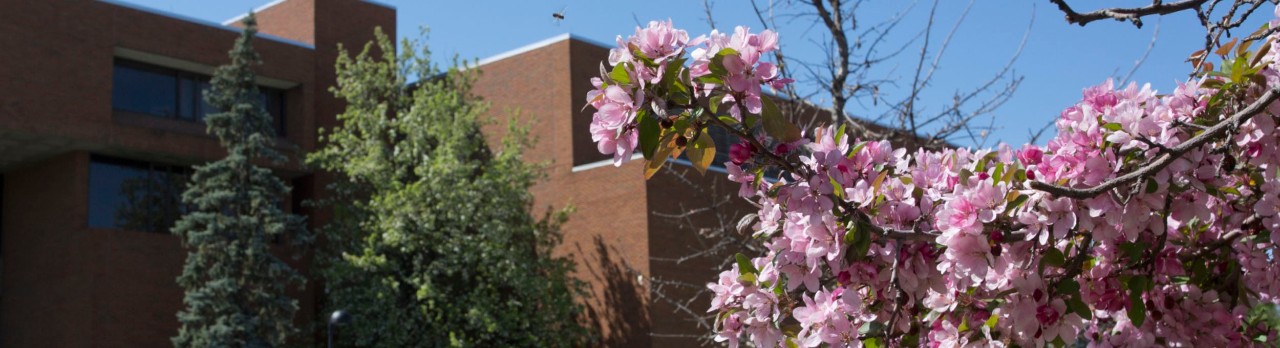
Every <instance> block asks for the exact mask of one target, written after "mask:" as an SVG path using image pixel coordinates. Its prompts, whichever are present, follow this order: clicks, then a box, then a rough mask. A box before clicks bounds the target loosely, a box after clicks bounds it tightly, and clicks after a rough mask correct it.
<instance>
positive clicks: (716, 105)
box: [707, 94, 724, 115]
mask: <svg viewBox="0 0 1280 348" xmlns="http://www.w3.org/2000/svg"><path fill="white" fill-rule="evenodd" d="M723 103H724V94H715V95H712V96H711V101H710V102H708V103H707V105H708V107H710V108H711V114H713V115H719V114H720V104H723Z"/></svg>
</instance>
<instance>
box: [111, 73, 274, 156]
mask: <svg viewBox="0 0 1280 348" xmlns="http://www.w3.org/2000/svg"><path fill="white" fill-rule="evenodd" d="M121 66H123V67H126V68H129V69H134V70H141V71H147V72H151V73H157V74H162V75H168V76H170V77H172V78H173V80H174V86H173V91H174V93H175V95H174V97H173V99H174V105H173V106H172V107H173V114H172V115H158V114H154V113H148V112H139V111H134V110H128V109H122V108H120V107H119V106H117V100H116V98H115V94H116V93H118V91H119V90H118V88H119V87H120V86H118V85H117V84H116V75H115V74H116V69H118V68H119V67H121ZM111 68H112V70H111V73H112V76H111V91H112V92H111V93H112V97H111V111H112V112H113V113H127V114H133V115H141V116H146V117H154V118H158V119H168V120H175V121H180V122H187V123H198V124H203V123H204V118H205V117H207V116H208V115H210V114H212V113H213V112H212V111H213V110H204V109H205V107H206V103H205V102H204V90H205V86H208V85H209V84H210V80H212V76H210V75H206V74H202V73H198V72H192V71H187V70H181V69H175V68H170V67H165V66H160V65H156V64H151V63H147V62H143V61H139V60H134V59H129V58H124V57H119V56H117V57H114V58H113V59H112V64H111ZM186 82H190V83H189V85H190V86H186V85H187V84H186ZM189 87H194V88H193V89H194V91H189V93H188V91H185V90H184V89H190V88H189ZM257 87H258V93H259V95H260V96H261V99H260V101H261V102H262V107H263V109H265V110H266V111H267V114H268V115H270V116H271V119H272V120H271V123H272V128H273V130H274V131H275V133H276V134H275V136H276V137H277V138H284V137H286V135H287V134H288V132H287V131H288V119H289V90H288V89H281V88H275V87H270V86H265V85H261V84H258V85H257ZM274 95H278V96H279V97H278V98H279V103H278V104H279V106H278V107H276V108H273V107H272V106H271V103H270V100H271V98H272V96H274ZM188 98H189V99H190V100H185V101H184V99H188ZM184 107H185V108H186V109H189V110H190V114H191V115H185V113H184Z"/></svg>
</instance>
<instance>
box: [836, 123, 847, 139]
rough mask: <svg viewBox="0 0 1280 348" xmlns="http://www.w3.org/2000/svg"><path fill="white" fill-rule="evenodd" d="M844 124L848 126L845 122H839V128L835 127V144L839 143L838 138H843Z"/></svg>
mask: <svg viewBox="0 0 1280 348" xmlns="http://www.w3.org/2000/svg"><path fill="white" fill-rule="evenodd" d="M845 126H848V124H846V123H841V124H840V128H837V129H836V135H835V140H836V143H837V144H839V143H840V140H841V139H844V130H845V128H844V127H845Z"/></svg>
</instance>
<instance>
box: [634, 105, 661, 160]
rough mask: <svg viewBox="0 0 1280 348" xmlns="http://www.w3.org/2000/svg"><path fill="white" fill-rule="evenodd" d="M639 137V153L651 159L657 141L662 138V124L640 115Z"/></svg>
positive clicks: (656, 146) (656, 147)
mask: <svg viewBox="0 0 1280 348" xmlns="http://www.w3.org/2000/svg"><path fill="white" fill-rule="evenodd" d="M641 113H643V112H641ZM639 139H640V153H642V154H644V158H645V159H653V152H654V151H655V150H657V149H658V141H659V140H661V139H662V126H660V125H658V120H655V119H654V118H653V117H648V115H641V116H640V134H639Z"/></svg>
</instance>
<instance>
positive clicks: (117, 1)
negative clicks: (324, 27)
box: [97, 0, 316, 50]
mask: <svg viewBox="0 0 1280 348" xmlns="http://www.w3.org/2000/svg"><path fill="white" fill-rule="evenodd" d="M97 1H98V2H101V3H105V4H109V5H115V6H119V7H124V8H127V9H132V10H135V11H140V12H146V13H150V14H154V15H159V16H162V17H168V18H171V19H177V20H180V21H184V22H189V23H194V24H199V25H203V26H208V27H214V28H218V29H222V30H226V31H230V32H235V33H239V32H240V29H239V28H234V27H229V26H225V25H222V24H218V23H214V22H211V21H207V20H203V19H199V18H194V17H188V16H184V15H180V14H177V13H173V12H168V11H163V10H158V9H154V8H150V7H146V6H141V5H138V4H132V3H127V2H124V1H120V0H97ZM257 36H258V37H259V38H263V39H266V40H270V41H275V42H279V43H283V44H288V45H293V46H298V47H302V48H306V49H311V50H314V49H316V47H315V46H314V45H311V44H308V43H305V42H301V41H296V40H290V39H286V38H282V37H279V36H275V35H271V34H263V33H258V35H257Z"/></svg>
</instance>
